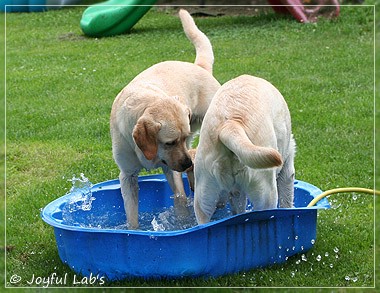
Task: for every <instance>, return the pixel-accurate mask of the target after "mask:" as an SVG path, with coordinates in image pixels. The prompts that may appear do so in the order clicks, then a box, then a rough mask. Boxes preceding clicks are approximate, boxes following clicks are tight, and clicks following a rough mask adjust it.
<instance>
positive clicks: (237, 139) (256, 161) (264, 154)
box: [219, 120, 282, 169]
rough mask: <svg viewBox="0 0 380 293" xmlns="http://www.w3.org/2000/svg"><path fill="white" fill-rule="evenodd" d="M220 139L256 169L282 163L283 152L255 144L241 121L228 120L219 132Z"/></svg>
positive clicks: (245, 162) (243, 161)
mask: <svg viewBox="0 0 380 293" xmlns="http://www.w3.org/2000/svg"><path fill="white" fill-rule="evenodd" d="M219 139H220V141H221V142H222V143H223V144H224V145H225V146H226V147H227V148H228V149H230V150H231V151H232V152H233V153H234V154H235V155H236V156H237V157H238V158H239V160H240V161H241V162H242V163H243V164H244V165H246V166H248V167H250V168H255V169H265V168H273V167H278V166H281V165H282V157H281V154H280V153H279V152H278V151H277V150H275V149H273V148H270V147H262V146H257V145H254V144H253V143H252V142H251V140H250V139H249V138H248V136H247V134H246V132H245V130H244V129H243V127H242V126H241V124H240V123H238V122H236V121H233V120H227V121H226V122H225V123H224V124H223V125H222V127H221V131H220V132H219Z"/></svg>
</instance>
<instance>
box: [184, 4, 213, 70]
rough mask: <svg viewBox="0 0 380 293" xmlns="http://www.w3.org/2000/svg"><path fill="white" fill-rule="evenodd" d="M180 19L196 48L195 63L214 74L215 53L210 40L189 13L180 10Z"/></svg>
mask: <svg viewBox="0 0 380 293" xmlns="http://www.w3.org/2000/svg"><path fill="white" fill-rule="evenodd" d="M179 18H180V19H181V23H182V27H183V30H184V31H185V34H186V36H187V38H188V39H189V40H190V42H191V43H192V44H193V45H194V47H195V51H196V57H195V61H194V63H195V64H196V65H198V66H200V67H202V68H204V69H206V70H207V71H208V72H210V73H211V74H212V66H213V64H214V53H213V51H212V46H211V42H210V40H209V39H208V38H207V36H206V35H205V34H204V33H202V32H201V31H200V30H199V29H198V27H197V25H196V24H195V22H194V20H193V18H192V17H191V15H190V13H189V12H187V11H186V10H184V9H180V11H179Z"/></svg>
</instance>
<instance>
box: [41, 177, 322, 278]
mask: <svg viewBox="0 0 380 293" xmlns="http://www.w3.org/2000/svg"><path fill="white" fill-rule="evenodd" d="M184 183H185V189H186V191H187V192H189V188H188V184H187V180H186V179H185V177H184ZM294 186H295V208H292V209H273V210H266V211H250V212H246V213H244V214H240V215H235V216H232V215H228V207H226V208H225V211H222V212H225V213H226V215H227V216H225V218H221V219H214V220H213V221H212V222H210V223H208V224H204V225H195V226H191V227H189V228H185V229H181V230H170V231H166V230H164V231H155V230H154V229H150V230H127V229H125V226H124V228H123V225H125V222H126V216H125V212H124V207H123V199H122V196H121V193H120V183H119V181H118V180H112V181H106V182H102V183H99V184H95V185H94V186H92V187H91V192H90V193H89V194H87V195H84V194H78V192H71V193H69V194H67V195H65V196H63V197H60V198H58V199H56V200H54V201H53V202H51V203H49V204H48V205H47V206H46V207H45V208H44V209H43V210H42V213H41V216H42V219H43V220H44V221H45V222H46V223H48V224H49V225H51V226H53V227H54V233H55V238H56V242H57V247H58V253H59V256H60V258H61V260H62V261H63V262H64V263H66V264H67V265H68V266H69V267H70V268H72V269H73V270H74V271H75V272H76V273H78V274H81V275H83V276H90V275H92V276H94V275H98V276H99V277H106V278H107V279H109V280H119V279H124V278H130V277H143V278H180V277H186V276H187V277H200V276H202V277H210V276H211V277H217V276H221V275H225V274H231V273H236V272H241V271H247V270H250V269H254V268H259V267H266V266H269V265H272V264H281V263H283V262H285V261H286V260H287V259H288V257H290V256H292V255H295V254H297V253H305V252H306V251H308V250H309V249H310V248H311V247H312V246H313V244H314V243H315V241H316V225H317V210H318V209H320V208H329V207H330V206H329V203H328V201H327V199H326V198H324V199H322V200H321V201H319V202H318V204H317V205H316V206H314V207H308V208H306V206H307V204H308V203H309V202H310V201H311V200H312V199H313V198H314V197H315V196H317V195H319V194H320V193H322V191H321V190H320V189H319V188H317V187H315V186H313V185H311V184H309V183H306V182H303V181H296V182H295V185H294ZM139 187H140V193H139V199H140V204H139V213H140V214H142V215H146V216H147V217H150V218H149V219H148V222H150V221H152V224H153V226H154V225H156V226H158V227H159V228H160V227H161V226H162V224H159V223H158V222H157V220H159V219H158V218H159V217H160V216H159V215H160V212H161V215H162V214H163V213H164V214H165V213H167V214H166V215H169V214H168V213H169V211H170V207H171V206H173V199H172V198H171V195H172V192H171V189H170V187H169V185H168V183H167V181H166V178H165V176H164V175H150V176H141V177H139ZM162 211H164V212H163V213H162ZM152 215H158V216H157V218H156V216H153V219H152ZM160 225H161V226H160ZM156 228H157V227H156ZM161 228H162V227H161Z"/></svg>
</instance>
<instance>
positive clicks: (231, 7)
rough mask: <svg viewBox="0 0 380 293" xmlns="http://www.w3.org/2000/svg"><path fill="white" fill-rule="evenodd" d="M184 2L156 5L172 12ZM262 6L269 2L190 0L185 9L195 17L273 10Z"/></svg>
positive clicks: (171, 0) (162, 1) (168, 0)
mask: <svg viewBox="0 0 380 293" xmlns="http://www.w3.org/2000/svg"><path fill="white" fill-rule="evenodd" d="M183 2H184V1H181V0H159V1H157V3H156V5H159V7H157V8H158V9H161V10H165V11H171V10H178V8H179V7H181V6H183V5H184V4H183ZM187 5H189V6H187ZM260 5H268V2H267V1H266V0H236V1H234V2H233V4H231V1H227V0H188V1H186V6H183V7H184V8H186V9H187V10H188V11H189V12H190V13H191V14H192V15H195V16H221V15H257V14H258V13H260V12H262V11H263V9H266V10H272V8H271V7H259V6H260Z"/></svg>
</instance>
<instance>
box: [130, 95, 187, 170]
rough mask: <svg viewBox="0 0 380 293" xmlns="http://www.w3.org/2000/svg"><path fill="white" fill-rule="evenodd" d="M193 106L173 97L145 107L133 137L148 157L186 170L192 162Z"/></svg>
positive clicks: (177, 168)
mask: <svg viewBox="0 0 380 293" xmlns="http://www.w3.org/2000/svg"><path fill="white" fill-rule="evenodd" d="M190 119H191V110H190V109H189V108H188V107H187V106H185V105H183V104H181V103H180V102H179V101H178V100H176V99H174V98H167V99H161V100H160V101H159V102H157V103H155V104H154V105H152V107H149V108H147V109H146V110H145V112H144V114H143V115H142V116H141V117H140V118H139V119H138V121H137V123H136V125H135V127H134V129H133V133H132V135H133V139H134V141H135V143H136V145H137V146H138V147H139V149H140V150H141V151H142V152H143V154H144V156H145V158H146V159H147V160H156V159H158V160H160V161H161V162H162V163H163V164H165V165H167V166H168V167H169V168H170V169H172V170H175V171H178V172H183V171H185V170H186V169H188V168H189V167H191V166H192V160H191V158H190V155H189V152H188V150H187V147H186V140H187V138H188V137H189V135H190Z"/></svg>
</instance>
